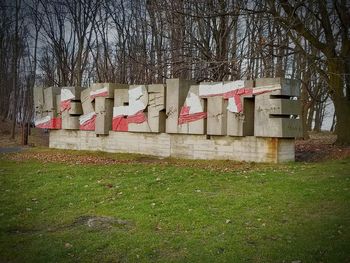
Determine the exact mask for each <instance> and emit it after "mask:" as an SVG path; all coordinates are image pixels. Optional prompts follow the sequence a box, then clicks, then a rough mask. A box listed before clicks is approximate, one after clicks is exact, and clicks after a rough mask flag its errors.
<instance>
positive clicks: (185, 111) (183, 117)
mask: <svg viewBox="0 0 350 263" xmlns="http://www.w3.org/2000/svg"><path fill="white" fill-rule="evenodd" d="M205 118H207V113H206V112H197V113H192V114H190V107H189V106H183V107H182V108H181V111H180V117H179V120H178V124H179V125H180V124H184V123H189V122H194V121H197V120H200V119H205Z"/></svg>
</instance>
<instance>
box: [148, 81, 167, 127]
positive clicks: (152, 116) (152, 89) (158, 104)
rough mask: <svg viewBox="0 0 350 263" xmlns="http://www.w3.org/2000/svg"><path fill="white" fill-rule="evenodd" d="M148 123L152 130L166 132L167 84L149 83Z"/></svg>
mask: <svg viewBox="0 0 350 263" xmlns="http://www.w3.org/2000/svg"><path fill="white" fill-rule="evenodd" d="M147 110H148V125H149V128H150V131H151V132H165V121H166V114H165V86H164V85H163V84H152V85H148V109H147Z"/></svg>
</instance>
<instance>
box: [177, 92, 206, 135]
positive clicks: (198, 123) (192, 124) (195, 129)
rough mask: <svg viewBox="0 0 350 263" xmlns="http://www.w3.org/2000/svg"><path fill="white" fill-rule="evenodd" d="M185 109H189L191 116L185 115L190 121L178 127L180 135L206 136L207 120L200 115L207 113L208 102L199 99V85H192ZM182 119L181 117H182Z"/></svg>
mask: <svg viewBox="0 0 350 263" xmlns="http://www.w3.org/2000/svg"><path fill="white" fill-rule="evenodd" d="M182 106H183V107H188V108H189V114H186V115H184V116H183V117H185V116H187V117H186V118H188V119H190V121H188V122H186V123H183V124H179V125H178V133H183V134H205V133H206V126H207V119H206V117H204V116H201V117H200V118H199V117H198V116H199V115H198V114H201V113H206V111H207V100H206V99H204V98H201V97H199V85H192V86H191V87H190V89H189V91H188V94H187V97H186V100H185V103H184V105H182ZM180 118H181V117H180Z"/></svg>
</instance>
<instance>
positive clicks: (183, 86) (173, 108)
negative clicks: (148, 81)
mask: <svg viewBox="0 0 350 263" xmlns="http://www.w3.org/2000/svg"><path fill="white" fill-rule="evenodd" d="M194 84H195V81H192V80H184V79H167V80H166V115H167V119H166V132H167V133H177V132H178V119H179V114H180V110H181V107H182V105H183V104H184V103H185V100H186V97H187V93H188V91H189V89H190V87H191V85H194Z"/></svg>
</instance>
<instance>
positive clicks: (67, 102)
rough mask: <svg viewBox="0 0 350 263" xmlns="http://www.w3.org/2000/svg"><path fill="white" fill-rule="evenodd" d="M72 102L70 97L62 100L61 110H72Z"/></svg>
mask: <svg viewBox="0 0 350 263" xmlns="http://www.w3.org/2000/svg"><path fill="white" fill-rule="evenodd" d="M70 102H71V100H70V99H69V100H65V101H61V105H60V107H61V112H62V111H65V110H70V108H71V107H72V106H71V103H70Z"/></svg>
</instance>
